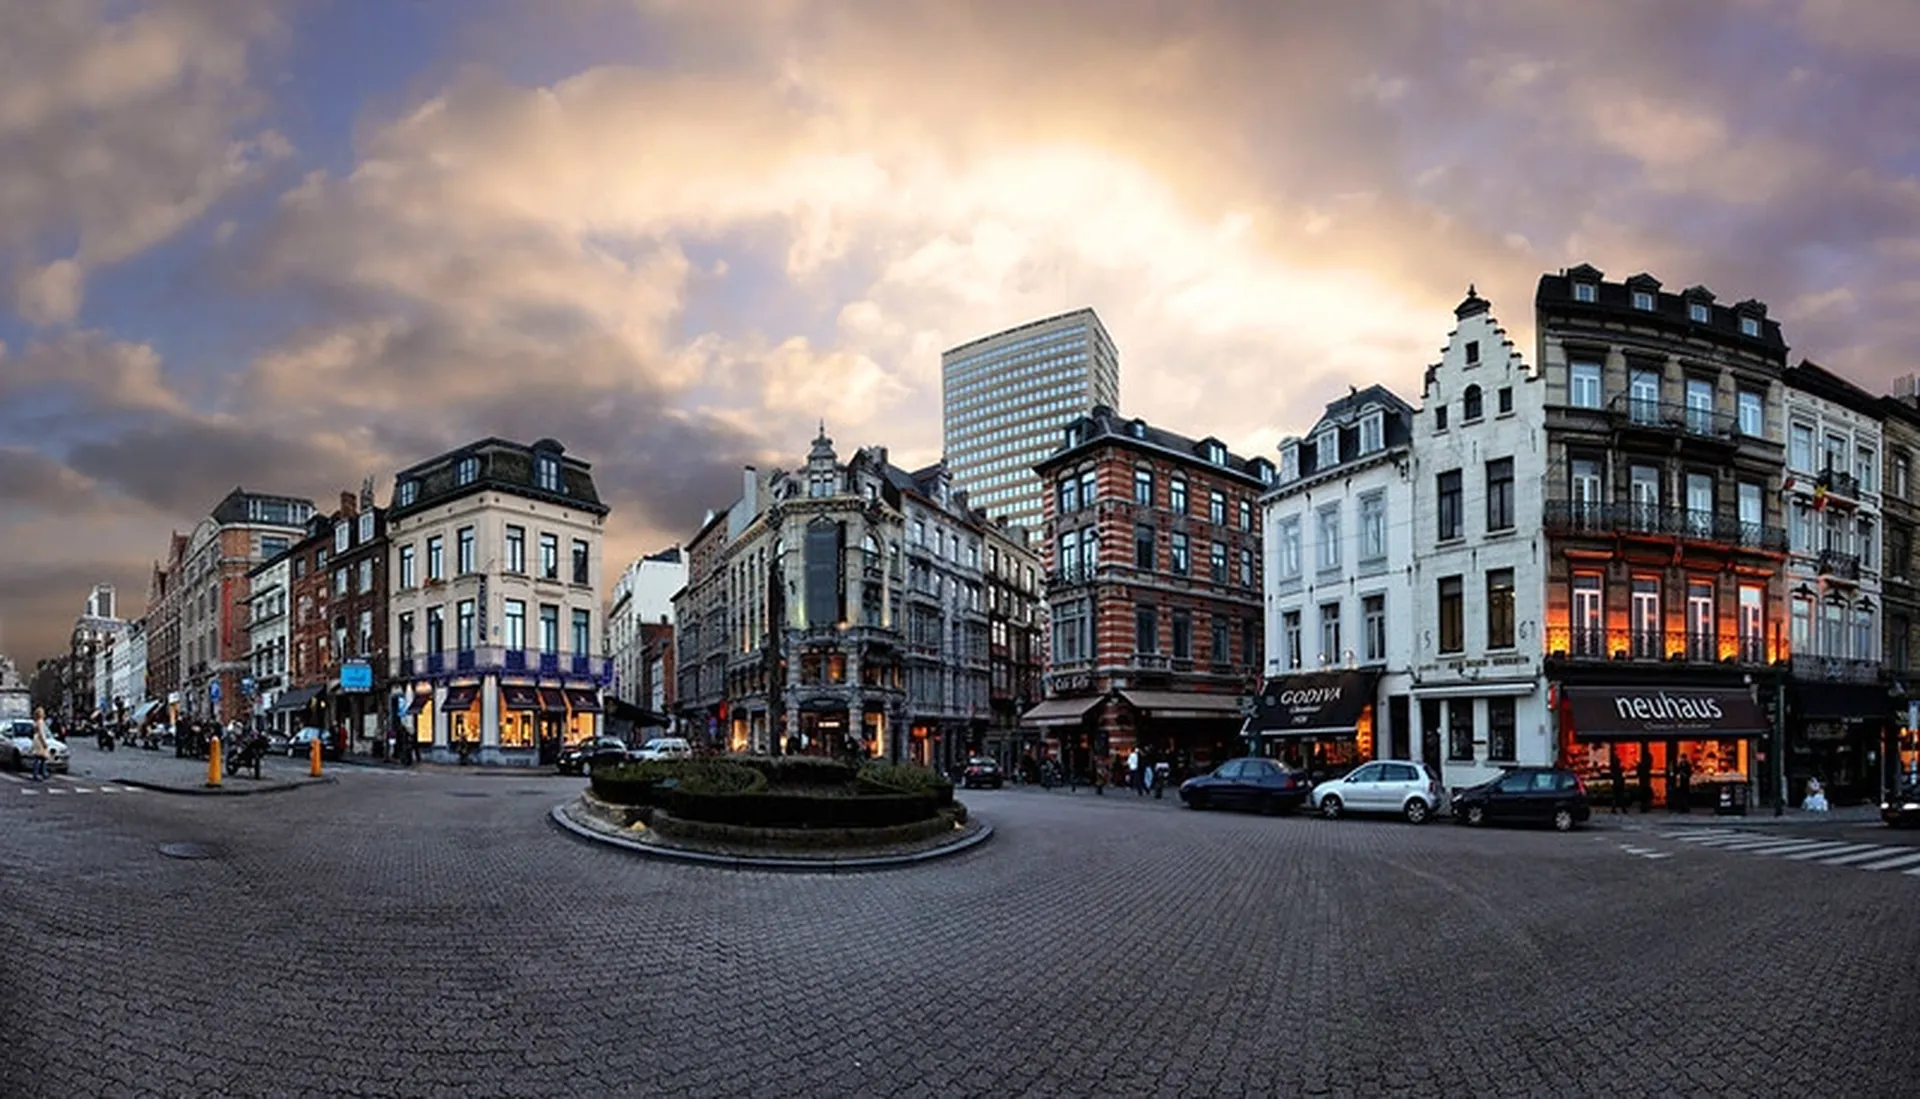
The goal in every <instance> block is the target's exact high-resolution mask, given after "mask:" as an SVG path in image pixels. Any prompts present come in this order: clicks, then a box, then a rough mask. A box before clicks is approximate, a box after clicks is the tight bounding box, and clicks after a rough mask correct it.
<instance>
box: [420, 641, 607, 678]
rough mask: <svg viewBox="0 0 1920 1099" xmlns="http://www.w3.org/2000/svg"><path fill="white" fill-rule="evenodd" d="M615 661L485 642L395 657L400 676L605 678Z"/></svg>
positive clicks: (585, 654) (599, 657) (602, 657)
mask: <svg viewBox="0 0 1920 1099" xmlns="http://www.w3.org/2000/svg"><path fill="white" fill-rule="evenodd" d="M612 667H613V664H612V661H610V660H609V659H608V658H607V657H604V656H593V655H591V654H587V653H544V652H539V651H537V650H533V649H505V648H500V647H499V646H494V645H483V646H480V647H478V648H472V649H454V650H449V651H447V652H437V653H426V654H424V655H421V656H402V657H396V658H394V660H393V672H394V675H395V677H397V678H402V679H404V678H407V677H410V676H416V675H428V676H439V675H449V674H458V675H485V674H488V673H496V674H501V673H503V674H508V675H538V676H545V677H557V676H561V675H567V676H572V677H575V678H579V679H595V680H605V679H607V678H608V677H609V676H610V675H611V674H612Z"/></svg>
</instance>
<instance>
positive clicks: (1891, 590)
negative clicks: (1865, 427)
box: [1880, 375, 1920, 790]
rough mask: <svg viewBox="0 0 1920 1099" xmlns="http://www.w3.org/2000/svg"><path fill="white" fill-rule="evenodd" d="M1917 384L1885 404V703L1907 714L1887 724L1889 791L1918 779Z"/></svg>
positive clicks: (1911, 381) (1906, 381) (1904, 385)
mask: <svg viewBox="0 0 1920 1099" xmlns="http://www.w3.org/2000/svg"><path fill="white" fill-rule="evenodd" d="M1917 383H1920V379H1916V378H1914V377H1913V376H1911V375H1909V376H1907V377H1905V378H1902V379H1900V381H1899V382H1898V384H1896V386H1895V388H1894V393H1893V395H1892V396H1890V397H1887V398H1885V399H1884V400H1883V401H1882V406H1883V416H1882V420H1881V432H1882V436H1883V438H1884V439H1885V443H1886V458H1885V471H1886V472H1885V474H1884V476H1883V477H1882V478H1881V486H1880V506H1881V508H1882V509H1883V513H1884V517H1885V522H1884V523H1883V524H1882V526H1881V540H1882V541H1881V549H1882V552H1881V559H1882V567H1881V570H1880V572H1881V583H1882V587H1881V595H1882V598H1883V600H1884V604H1883V607H1882V612H1883V613H1882V614H1881V619H1880V621H1881V625H1882V628H1883V633H1884V637H1885V641H1884V647H1883V648H1882V650H1881V652H1882V654H1883V659H1884V660H1885V663H1886V668H1887V675H1888V677H1889V683H1888V690H1889V693H1890V694H1891V696H1892V697H1891V698H1890V699H1889V701H1890V702H1892V703H1893V704H1894V706H1895V707H1896V709H1899V710H1905V711H1907V713H1906V717H1905V719H1904V720H1902V721H1898V722H1892V723H1890V724H1889V730H1888V741H1889V743H1888V744H1887V745H1886V746H1885V750H1884V755H1885V760H1886V764H1887V767H1886V770H1887V774H1886V776H1885V785H1886V787H1887V788H1888V789H1889V790H1891V789H1892V788H1893V787H1894V784H1895V782H1896V781H1897V778H1898V776H1902V775H1920V720H1915V718H1917V717H1920V714H1915V713H1913V710H1914V706H1913V705H1912V703H1913V700H1914V699H1916V698H1920V683H1916V682H1915V671H1916V669H1915V666H1914V660H1915V658H1916V657H1920V540H1917V539H1916V537H1915V535H1916V532H1920V484H1916V483H1915V478H1916V477H1917V476H1920V464H1917V463H1920V384H1917Z"/></svg>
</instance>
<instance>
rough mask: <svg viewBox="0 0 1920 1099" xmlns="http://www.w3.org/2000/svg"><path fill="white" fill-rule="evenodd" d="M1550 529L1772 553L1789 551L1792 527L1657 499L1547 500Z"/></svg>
mask: <svg viewBox="0 0 1920 1099" xmlns="http://www.w3.org/2000/svg"><path fill="white" fill-rule="evenodd" d="M1546 528H1547V532H1548V533H1550V534H1630V535H1645V536H1650V537H1659V538H1683V539H1687V540H1689V541H1698V542H1714V543H1718V544H1720V545H1727V546H1739V547H1741V548H1743V549H1756V550H1763V551H1766V552H1769V553H1785V552H1786V551H1787V532H1786V529H1785V528H1783V527H1769V526H1765V525H1763V524H1760V523H1743V522H1741V521H1740V520H1739V519H1738V518H1737V517H1735V516H1731V515H1722V514H1719V513H1717V512H1712V511H1694V510H1691V509H1689V508H1668V507H1659V506H1656V505H1653V504H1634V503H1612V502H1607V503H1596V502H1589V501H1585V500H1548V501H1547V503H1546Z"/></svg>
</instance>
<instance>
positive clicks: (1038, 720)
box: [1020, 695, 1100, 725]
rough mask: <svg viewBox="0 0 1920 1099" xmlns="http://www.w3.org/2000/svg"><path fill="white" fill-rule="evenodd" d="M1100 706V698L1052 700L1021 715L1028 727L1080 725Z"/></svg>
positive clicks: (1096, 696) (1095, 696) (1094, 696)
mask: <svg viewBox="0 0 1920 1099" xmlns="http://www.w3.org/2000/svg"><path fill="white" fill-rule="evenodd" d="M1098 705H1100V696H1099V695H1092V696H1089V697H1082V698H1050V699H1048V700H1046V701H1045V702H1042V703H1041V704H1039V705H1038V706H1035V707H1033V708H1032V709H1030V710H1028V711H1027V712H1026V713H1024V714H1021V715H1020V720H1021V722H1022V723H1024V724H1027V725H1078V724H1079V723H1080V722H1081V721H1083V720H1085V719H1086V716H1087V711H1088V710H1091V709H1093V708H1094V707H1095V706H1098Z"/></svg>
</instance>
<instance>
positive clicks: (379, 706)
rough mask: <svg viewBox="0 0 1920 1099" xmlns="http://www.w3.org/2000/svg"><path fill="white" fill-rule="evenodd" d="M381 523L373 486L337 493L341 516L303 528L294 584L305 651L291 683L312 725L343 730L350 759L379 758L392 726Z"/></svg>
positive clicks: (297, 628) (298, 636)
mask: <svg viewBox="0 0 1920 1099" xmlns="http://www.w3.org/2000/svg"><path fill="white" fill-rule="evenodd" d="M386 522H387V516H386V511H385V509H383V508H380V507H377V506H375V504H374V498H373V481H372V480H371V479H369V480H368V481H367V482H366V484H364V485H362V486H361V489H360V494H359V496H357V497H356V496H355V495H354V494H353V493H351V492H342V493H341V494H340V507H339V509H338V510H336V511H334V512H333V513H332V514H331V515H324V516H319V517H316V518H315V519H314V520H313V522H312V523H311V524H310V525H309V526H308V528H307V529H308V536H307V538H306V540H305V541H303V542H302V543H301V548H300V555H301V556H303V557H305V558H306V559H307V564H306V568H305V570H304V575H302V576H300V577H299V578H298V579H296V580H294V582H293V587H294V592H293V594H294V608H295V609H294V616H295V617H294V626H293V630H294V634H295V639H294V644H295V649H296V652H299V651H301V650H302V648H304V651H305V657H304V658H298V657H297V659H303V660H304V664H303V665H302V669H303V670H302V672H301V675H300V678H299V679H298V680H297V681H296V682H297V683H298V684H299V686H300V687H301V688H303V689H305V690H307V691H310V692H311V694H310V696H309V700H308V701H307V702H306V703H305V704H306V705H308V706H309V708H310V711H311V713H312V716H313V717H314V719H315V720H314V721H313V724H316V725H318V726H319V727H321V728H324V729H328V730H333V729H337V728H340V727H345V729H346V730H347V734H348V741H347V746H348V750H349V751H358V752H377V751H384V749H385V745H386V731H387V727H388V725H389V724H390V723H389V722H388V721H387V720H386V718H387V706H386V704H385V702H384V700H385V698H386V696H387V685H388V673H389V670H390V662H389V661H388V659H387V656H388V654H387V569H388V565H387V526H386ZM303 601H304V602H303ZM303 605H304V606H305V608H306V609H307V610H308V611H309V612H310V614H309V615H308V616H307V617H306V619H305V620H303V619H302V618H301V608H302V606H303Z"/></svg>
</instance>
